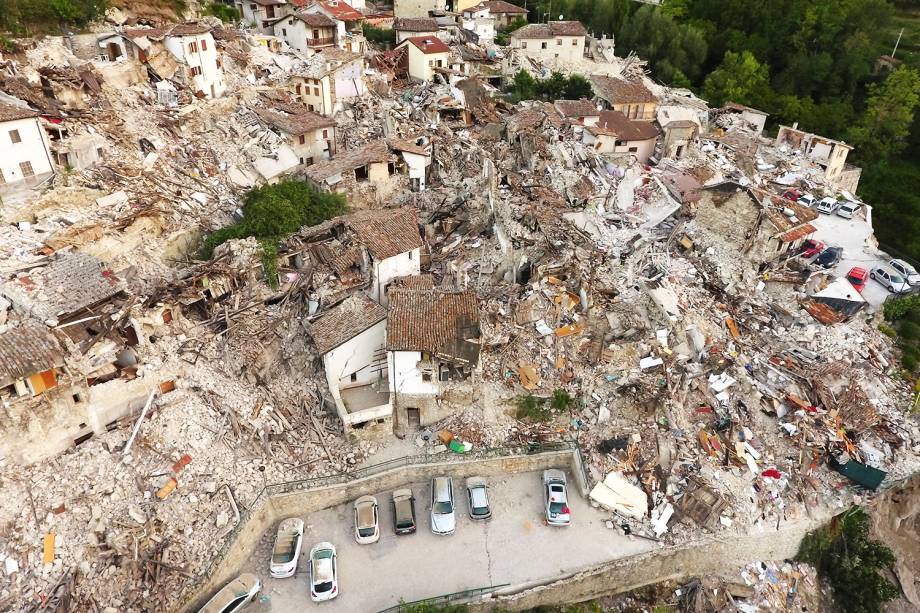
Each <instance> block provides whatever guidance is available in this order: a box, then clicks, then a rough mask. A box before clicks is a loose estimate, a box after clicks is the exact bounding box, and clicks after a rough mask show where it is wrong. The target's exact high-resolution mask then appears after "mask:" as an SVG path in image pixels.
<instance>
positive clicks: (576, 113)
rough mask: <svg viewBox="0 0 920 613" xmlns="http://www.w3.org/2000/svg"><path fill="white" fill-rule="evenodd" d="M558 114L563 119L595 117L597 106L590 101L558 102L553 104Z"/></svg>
mask: <svg viewBox="0 0 920 613" xmlns="http://www.w3.org/2000/svg"><path fill="white" fill-rule="evenodd" d="M553 106H554V107H555V109H556V112H557V113H559V115H560V116H562V117H566V118H569V117H595V116H597V114H598V111H597V106H595V104H594V103H593V102H591V101H590V100H585V99H584V98H582V99H581V100H556V102H554V103H553Z"/></svg>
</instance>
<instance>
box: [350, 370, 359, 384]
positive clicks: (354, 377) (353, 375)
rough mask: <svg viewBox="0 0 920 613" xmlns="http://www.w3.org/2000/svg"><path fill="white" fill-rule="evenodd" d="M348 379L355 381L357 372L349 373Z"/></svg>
mask: <svg viewBox="0 0 920 613" xmlns="http://www.w3.org/2000/svg"><path fill="white" fill-rule="evenodd" d="M349 379H350V380H351V382H352V383H355V382H356V381H357V380H358V373H356V372H353V373H351V376H350V377H349Z"/></svg>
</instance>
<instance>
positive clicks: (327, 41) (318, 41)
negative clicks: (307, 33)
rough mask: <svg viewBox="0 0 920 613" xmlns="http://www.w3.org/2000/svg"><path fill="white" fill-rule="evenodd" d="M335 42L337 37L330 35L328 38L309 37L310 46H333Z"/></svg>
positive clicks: (308, 43) (308, 44)
mask: <svg viewBox="0 0 920 613" xmlns="http://www.w3.org/2000/svg"><path fill="white" fill-rule="evenodd" d="M333 44H335V38H333V37H332V36H329V37H327V38H308V39H307V46H308V47H331V46H332V45H333Z"/></svg>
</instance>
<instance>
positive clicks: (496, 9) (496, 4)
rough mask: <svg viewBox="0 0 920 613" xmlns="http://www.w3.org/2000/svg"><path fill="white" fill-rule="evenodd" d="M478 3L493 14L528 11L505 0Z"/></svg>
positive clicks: (518, 13) (522, 13) (525, 12)
mask: <svg viewBox="0 0 920 613" xmlns="http://www.w3.org/2000/svg"><path fill="white" fill-rule="evenodd" d="M479 5H480V6H485V7H486V8H487V9H489V12H490V13H492V14H493V15H501V14H503V13H514V14H516V15H526V14H527V12H528V11H527V9H525V8H523V7H520V6H517V5H516V4H511V3H510V2H505V0H485V1H484V2H480V3H479ZM574 23H578V22H574Z"/></svg>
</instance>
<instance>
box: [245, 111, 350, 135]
mask: <svg viewBox="0 0 920 613" xmlns="http://www.w3.org/2000/svg"><path fill="white" fill-rule="evenodd" d="M255 112H256V115H258V116H259V117H260V118H261V119H262V121H264V122H265V123H267V124H269V125H271V126H274V127H275V128H277V129H279V130H281V131H282V132H285V133H286V134H290V135H292V136H299V135H301V134H307V133H308V132H313V131H314V130H318V129H321V128H328V127H330V126H334V125H335V120H334V119H332V118H331V117H323V116H322V115H319V114H317V113H313V112H311V111H308V110H307V109H306V107H303V108H298V106H297V105H276V108H275V109H262V108H259V109H255Z"/></svg>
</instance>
